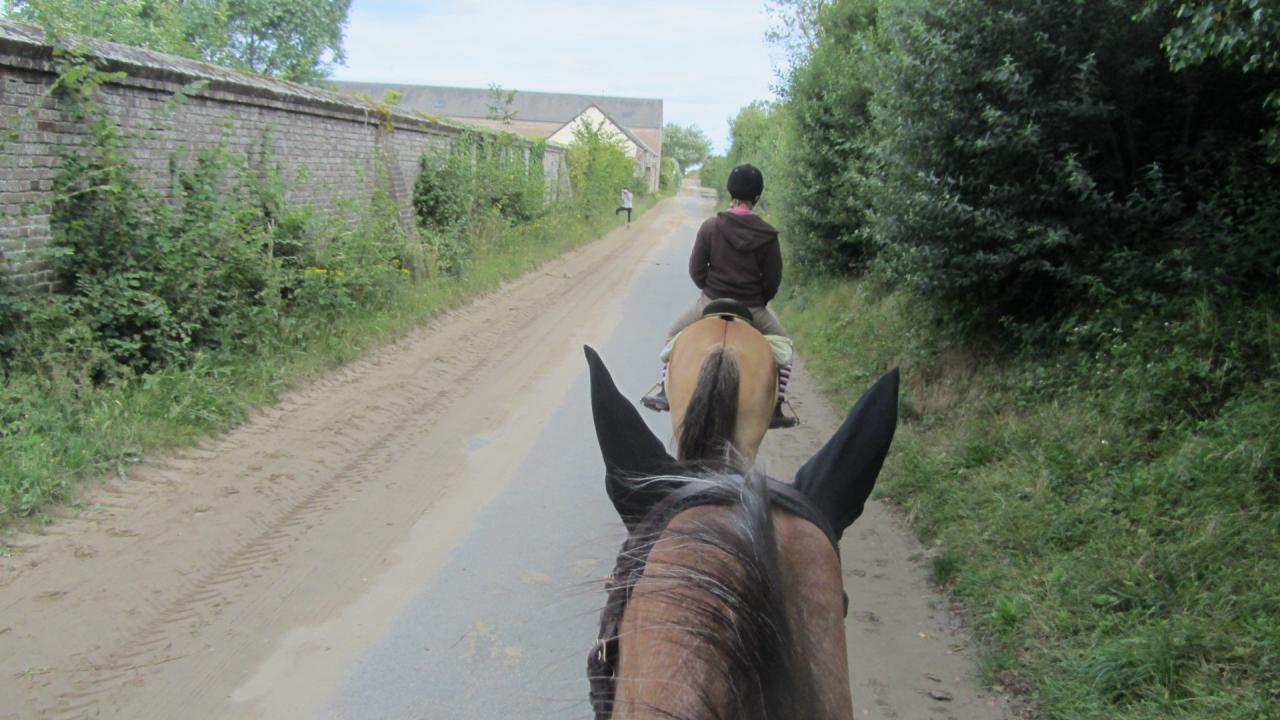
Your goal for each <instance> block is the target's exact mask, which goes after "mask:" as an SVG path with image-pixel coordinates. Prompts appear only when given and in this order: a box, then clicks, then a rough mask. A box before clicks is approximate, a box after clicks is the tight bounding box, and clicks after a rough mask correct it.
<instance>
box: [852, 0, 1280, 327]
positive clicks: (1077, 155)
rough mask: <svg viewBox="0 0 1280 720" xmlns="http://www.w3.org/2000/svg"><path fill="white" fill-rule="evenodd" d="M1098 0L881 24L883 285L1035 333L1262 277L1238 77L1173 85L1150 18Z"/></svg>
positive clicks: (1197, 78)
mask: <svg viewBox="0 0 1280 720" xmlns="http://www.w3.org/2000/svg"><path fill="white" fill-rule="evenodd" d="M1142 4H1143V3H1141V2H1138V0H1131V1H1128V2H1125V1H1122V0H1113V1H1111V2H1106V3H1098V4H1091V5H1088V6H1086V5H1081V4H1076V3H1063V2H1035V3H1027V4H996V5H992V4H990V3H982V2H976V1H975V2H956V3H948V4H945V5H932V4H930V5H924V6H921V7H920V8H918V9H916V10H913V11H911V12H907V13H896V14H890V15H889V16H888V17H889V19H888V21H886V23H885V28H886V33H887V35H888V36H889V38H890V41H891V43H892V44H893V46H894V47H895V50H896V51H895V52H893V53H889V54H888V55H886V58H887V60H888V64H887V66H886V68H885V70H886V71H885V72H884V74H883V77H884V78H885V83H886V84H885V85H884V86H883V87H882V88H880V90H879V92H877V93H876V96H875V99H874V101H873V105H874V107H875V112H876V117H877V120H878V122H879V127H880V129H879V131H878V135H879V143H878V145H877V149H876V159H877V160H878V161H879V162H880V163H881V164H882V166H883V168H884V183H883V186H882V187H880V188H879V189H877V190H876V191H875V193H873V207H874V212H875V217H876V222H875V231H876V234H877V239H878V241H879V242H881V243H883V246H884V250H885V258H886V265H887V268H888V269H889V271H890V272H891V274H892V275H893V276H894V277H895V278H899V279H901V280H903V281H905V282H907V283H908V284H909V285H910V286H911V287H912V288H914V289H915V290H916V291H918V292H920V293H922V294H924V295H926V296H929V297H931V298H933V299H935V300H936V301H937V303H938V305H939V306H941V307H946V308H948V309H949V310H950V311H951V312H952V314H953V315H954V317H955V319H957V320H959V321H961V322H962V323H963V324H967V325H977V326H983V327H987V328H992V327H995V326H997V325H999V324H1004V325H1006V326H1012V327H1013V328H1014V329H1020V331H1021V332H1023V333H1024V334H1025V333H1030V334H1031V335H1032V336H1034V335H1035V334H1036V333H1046V332H1052V331H1053V330H1055V329H1056V327H1057V323H1058V322H1060V320H1061V319H1062V318H1063V317H1064V316H1065V315H1067V314H1070V313H1072V312H1075V311H1076V309H1077V308H1080V307H1088V306H1092V307H1097V306H1099V305H1102V304H1108V303H1110V302H1113V301H1115V300H1118V299H1123V300H1125V301H1128V302H1131V303H1133V304H1137V305H1142V306H1146V307H1158V306H1160V305H1162V304H1166V303H1170V302H1179V301H1181V300H1182V299H1185V298H1193V297H1197V296H1199V295H1202V294H1206V293H1208V294H1213V293H1216V292H1218V291H1219V290H1226V291H1227V292H1228V294H1233V293H1243V294H1245V295H1248V294H1251V293H1256V292H1259V291H1261V290H1262V289H1263V288H1265V287H1267V286H1268V284H1269V283H1273V282H1274V277H1273V275H1274V271H1275V267H1276V264H1277V260H1280V255H1278V254H1277V253H1280V250H1278V249H1277V245H1276V243H1274V241H1273V239H1272V238H1273V237H1274V234H1273V233H1272V231H1271V230H1269V228H1270V227H1272V223H1273V222H1274V215H1275V213H1276V212H1277V211H1276V210H1275V208H1276V207H1278V206H1280V183H1277V182H1276V180H1277V174H1276V171H1275V169H1274V168H1272V167H1270V166H1268V165H1267V164H1266V163H1265V160H1264V159H1263V157H1262V152H1261V150H1260V149H1259V148H1257V146H1256V145H1255V144H1254V142H1253V141H1254V139H1255V138H1256V137H1257V136H1258V133H1259V132H1260V131H1261V128H1262V127H1263V126H1264V125H1265V121H1266V118H1265V116H1264V114H1263V113H1262V111H1261V109H1260V103H1253V102H1246V100H1247V99H1248V98H1250V97H1253V96H1254V95H1256V94H1257V93H1258V92H1260V90H1259V88H1258V87H1256V84H1255V83H1253V82H1252V81H1251V80H1249V79H1247V78H1244V77H1243V76H1241V75H1240V74H1239V73H1238V72H1234V71H1230V70H1226V69H1222V68H1218V67H1203V68H1199V69H1197V70H1196V71H1195V72H1194V73H1190V72H1188V73H1183V74H1175V73H1174V72H1172V71H1171V70H1170V69H1169V66H1168V63H1167V61H1166V60H1165V56H1164V52H1163V50H1162V49H1161V45H1160V43H1161V39H1162V38H1163V37H1164V36H1165V34H1166V33H1167V32H1168V30H1169V27H1170V23H1169V20H1168V18H1167V17H1165V16H1163V15H1161V14H1158V13H1153V14H1149V15H1147V16H1144V17H1143V18H1141V19H1136V20H1135V19H1134V16H1135V15H1136V14H1137V13H1138V11H1139V10H1141V7H1142Z"/></svg>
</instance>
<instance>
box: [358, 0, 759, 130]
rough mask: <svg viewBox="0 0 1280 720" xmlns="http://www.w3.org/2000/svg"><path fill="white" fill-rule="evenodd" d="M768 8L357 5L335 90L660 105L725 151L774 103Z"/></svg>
mask: <svg viewBox="0 0 1280 720" xmlns="http://www.w3.org/2000/svg"><path fill="white" fill-rule="evenodd" d="M769 25H770V19H769V17H768V16H767V15H766V14H765V11H764V3H763V0H636V1H634V2H619V1H617V0H595V1H594V2H592V1H590V0H488V1H475V2H466V1H464V0H438V1H434V2H432V1H428V0H422V1H421V2H419V1H417V0H406V1H404V2H396V1H393V0H353V2H352V3H351V12H350V15H349V23H348V25H347V28H346V39H345V41H344V43H343V46H344V48H345V51H346V55H347V62H346V66H345V67H344V66H339V67H337V68H335V70H334V73H333V78H334V79H336V80H363V81H367V82H404V83H414V84H421V85H446V86H454V87H478V88H487V87H489V85H490V84H492V83H497V84H499V85H501V86H502V87H503V88H505V89H508V90H512V89H514V90H517V91H520V90H528V91H541V92H565V93H583V94H589V95H594V94H599V95H611V96H621V97H644V98H662V100H663V121H664V122H674V123H679V124H681V125H691V124H692V125H697V126H698V127H700V128H702V130H703V131H704V132H705V133H706V134H707V136H708V137H709V138H711V142H712V146H713V151H714V152H717V153H723V152H724V151H725V150H727V149H728V143H729V118H731V117H733V116H734V115H736V114H737V112H738V110H739V109H740V108H742V107H743V106H744V105H746V104H747V103H750V102H751V101H752V100H768V99H773V93H772V92H771V91H770V89H769V88H770V86H771V85H772V84H774V78H775V73H774V70H773V60H772V54H771V52H770V48H769V47H768V46H767V45H766V44H765V42H764V33H765V31H766V30H767V29H768V27H769Z"/></svg>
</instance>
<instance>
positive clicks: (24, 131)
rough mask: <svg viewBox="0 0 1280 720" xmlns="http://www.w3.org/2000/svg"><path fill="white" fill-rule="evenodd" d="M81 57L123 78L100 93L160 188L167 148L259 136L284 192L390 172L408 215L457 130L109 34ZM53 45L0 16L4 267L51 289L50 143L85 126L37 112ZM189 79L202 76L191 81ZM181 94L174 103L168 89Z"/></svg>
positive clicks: (297, 198)
mask: <svg viewBox="0 0 1280 720" xmlns="http://www.w3.org/2000/svg"><path fill="white" fill-rule="evenodd" d="M84 49H85V50H86V51H87V54H88V55H90V56H92V57H95V58H97V59H99V60H101V61H102V65H103V69H106V70H111V71H120V72H123V73H125V77H123V78H122V79H120V80H118V81H113V82H111V83H109V84H108V85H106V86H104V87H103V89H102V93H101V95H100V97H99V98H98V102H99V104H100V105H101V106H102V107H104V108H105V109H106V110H107V112H108V114H109V115H110V117H111V118H112V119H113V120H114V121H115V123H116V124H117V125H118V126H119V127H120V128H121V130H122V131H123V132H125V133H128V134H129V135H131V136H134V137H136V138H137V140H136V142H133V143H132V148H133V149H132V154H133V160H134V162H135V163H136V164H137V165H138V167H139V168H141V169H143V170H144V171H145V173H146V174H147V175H148V176H149V177H151V178H153V179H155V181H156V182H157V186H158V187H162V186H163V184H164V183H165V182H166V181H167V178H168V176H169V163H170V159H171V157H175V153H177V155H176V157H178V158H179V162H182V161H183V158H185V159H186V160H185V161H186V162H189V161H190V158H192V157H194V156H195V154H196V152H198V151H199V149H200V148H202V147H210V146H213V145H216V144H217V143H219V142H225V143H226V145H227V146H228V147H229V148H230V149H232V150H236V151H251V150H254V149H256V148H259V147H261V146H262V145H263V144H264V143H265V145H266V147H267V148H268V152H269V153H270V157H271V159H272V161H274V162H276V163H278V164H279V165H280V167H281V170H282V173H281V176H282V178H283V179H284V180H285V182H286V185H287V187H288V190H287V200H288V201H289V202H290V203H294V204H311V205H313V206H315V207H316V208H318V209H320V210H321V211H325V212H336V211H337V208H338V207H339V203H340V201H341V200H343V199H350V198H364V197H367V196H368V193H369V191H370V189H371V187H372V186H373V183H374V182H375V178H377V177H378V173H377V172H376V171H377V168H378V165H379V162H381V164H382V166H383V167H385V169H386V174H385V176H384V177H383V182H385V183H386V187H387V190H388V191H389V193H390V195H391V197H392V198H393V199H394V200H395V201H396V202H397V203H399V204H400V206H401V216H402V222H405V223H407V224H408V223H412V215H411V210H410V206H409V201H410V199H411V197H412V192H413V184H414V179H415V177H416V175H417V172H418V161H419V158H420V156H421V155H422V153H423V152H425V151H435V152H440V151H443V150H445V149H447V148H448V147H449V144H450V143H451V142H452V141H453V140H454V139H455V138H457V137H458V136H459V135H460V134H461V133H462V132H463V129H462V128H461V127H459V126H456V125H450V124H445V123H441V122H437V121H434V120H430V119H426V118H423V117H418V116H415V115H410V114H407V113H400V112H396V111H394V109H393V110H391V111H390V112H388V111H387V109H386V108H382V109H379V108H377V107H374V106H372V105H365V104H361V103H360V102H359V101H356V100H353V99H351V98H347V97H344V96H340V95H337V94H334V93H329V92H326V91H324V90H320V89H318V88H313V87H309V86H304V85H297V84H294V83H288V82H283V81H278V80H272V79H269V78H263V77H259V76H256V75H250V74H246V73H241V72H237V71H234V70H230V69H227V68H223V67H218V66H213V65H207V64H205V63H201V62H197V61H194V60H188V59H185V58H179V57H174V56H171V55H164V54H161V53H155V52H150V51H146V50H141V49H138V48H133V47H128V46H124V45H117V44H115V43H107V42H99V41H91V42H89V43H88V44H87V45H86V46H85V48H84ZM56 77H57V75H56V72H55V70H54V64H53V48H52V47H51V46H50V45H49V44H48V43H47V42H46V41H45V38H44V36H43V34H42V33H41V32H40V31H39V30H38V29H35V28H32V27H31V26H28V25H22V24H18V23H12V22H7V21H0V127H2V128H4V129H7V130H12V131H15V132H16V137H13V138H11V139H10V141H9V142H3V141H0V142H2V144H0V273H4V274H5V275H6V280H8V281H11V282H13V283H14V284H18V285H37V286H44V287H49V288H51V287H53V285H54V282H55V280H54V278H53V276H52V274H51V273H50V271H49V270H48V269H47V267H46V266H45V263H44V262H43V261H42V260H41V259H40V253H39V251H40V250H41V249H42V248H43V247H45V245H46V244H47V243H48V241H49V239H50V233H49V216H48V212H47V210H46V209H44V208H46V207H47V205H48V200H49V198H50V193H51V190H52V182H53V178H54V176H55V174H56V173H57V172H58V165H59V160H58V149H59V147H62V146H66V145H68V144H76V143H79V142H81V141H82V139H83V138H84V137H85V136H86V134H87V131H86V128H84V127H82V126H81V125H79V124H77V123H75V122H73V121H72V120H71V119H70V118H68V117H65V116H64V114H63V113H62V112H60V111H59V110H58V109H57V103H55V102H46V103H44V107H42V108H40V109H34V110H33V107H34V106H35V105H36V104H37V103H38V102H39V100H40V98H41V97H43V96H44V95H46V94H47V93H48V92H49V90H50V88H51V87H52V86H53V83H54V81H55V80H56ZM192 83H200V85H199V86H198V87H196V88H195V89H190V88H191V85H192ZM184 88H188V89H189V92H188V93H187V97H186V98H185V99H183V100H182V101H180V102H179V103H177V104H176V105H175V104H174V103H173V101H172V100H173V97H174V94H175V93H177V92H179V91H180V90H183V89H184ZM543 164H544V171H545V177H546V179H547V187H548V196H549V197H556V196H561V195H563V193H562V192H561V191H562V190H563V189H564V188H566V187H567V183H568V172H567V171H566V170H565V164H564V153H563V150H562V149H561V148H559V147H555V146H549V147H548V148H547V150H546V153H545V155H544V160H543Z"/></svg>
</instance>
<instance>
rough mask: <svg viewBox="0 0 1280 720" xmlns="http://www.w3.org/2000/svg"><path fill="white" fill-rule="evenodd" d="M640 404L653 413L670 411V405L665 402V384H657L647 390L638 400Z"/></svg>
mask: <svg viewBox="0 0 1280 720" xmlns="http://www.w3.org/2000/svg"><path fill="white" fill-rule="evenodd" d="M640 404H641V405H644V406H645V407H647V408H649V409H650V410H653V411H654V412H667V411H669V410H670V409H671V405H670V403H668V402H667V386H666V384H665V383H662V382H659V383H657V384H656V385H654V386H653V387H651V388H649V392H647V393H645V394H644V397H642V398H640Z"/></svg>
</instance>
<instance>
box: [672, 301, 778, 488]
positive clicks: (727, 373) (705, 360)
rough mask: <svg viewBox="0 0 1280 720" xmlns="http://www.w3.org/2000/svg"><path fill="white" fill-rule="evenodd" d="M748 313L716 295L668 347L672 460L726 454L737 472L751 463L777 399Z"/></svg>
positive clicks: (771, 369) (764, 344)
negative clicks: (674, 448) (696, 319)
mask: <svg viewBox="0 0 1280 720" xmlns="http://www.w3.org/2000/svg"><path fill="white" fill-rule="evenodd" d="M718 310H723V311H721V312H718ZM750 313H751V311H750V310H747V308H746V307H745V306H742V305H741V304H739V303H736V302H734V301H725V300H717V301H715V302H714V303H712V304H710V305H708V306H707V311H706V313H705V314H704V315H703V318H702V319H701V320H698V321H697V322H695V323H693V324H692V325H690V326H689V327H687V328H685V329H684V330H683V331H682V332H681V333H680V337H679V338H678V339H677V340H676V344H675V347H674V348H672V350H671V356H670V357H669V358H668V359H667V378H666V385H667V400H668V402H669V403H670V405H671V429H672V431H673V433H674V434H675V438H676V458H677V459H679V460H682V461H691V460H716V461H723V460H724V459H725V458H726V457H727V456H733V457H732V463H733V464H734V465H737V466H739V467H741V468H743V469H745V468H748V467H750V466H751V464H752V463H754V462H755V457H756V452H757V451H758V450H759V448H760V441H761V440H763V439H764V434H765V431H767V430H768V429H769V419H770V418H771V417H772V416H773V406H774V403H775V401H776V399H777V397H778V368H777V366H776V365H775V364H774V359H773V348H772V347H770V345H769V342H768V341H767V340H765V339H764V336H763V335H761V334H760V331H758V330H756V329H755V328H754V327H752V326H751V322H750V320H749V319H746V320H744V319H743V318H744V317H746V318H750V317H751V314H750Z"/></svg>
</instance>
